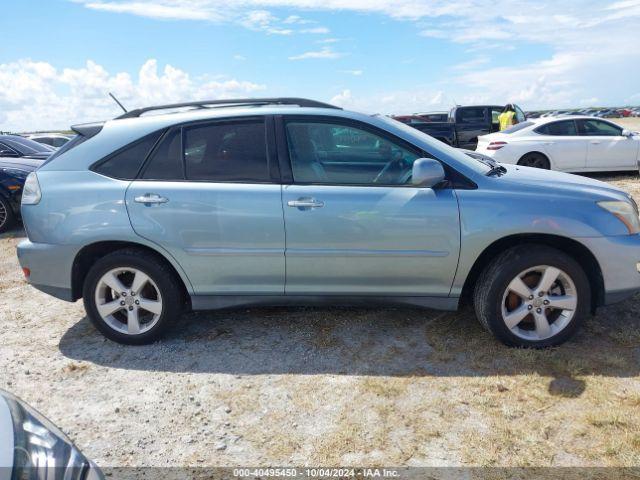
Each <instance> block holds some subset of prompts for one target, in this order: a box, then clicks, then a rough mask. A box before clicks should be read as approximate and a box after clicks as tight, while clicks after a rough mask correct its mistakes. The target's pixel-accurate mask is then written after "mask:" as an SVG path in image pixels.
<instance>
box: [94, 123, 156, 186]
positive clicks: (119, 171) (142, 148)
mask: <svg viewBox="0 0 640 480" xmlns="http://www.w3.org/2000/svg"><path fill="white" fill-rule="evenodd" d="M161 134H162V132H155V133H152V134H151V135H147V136H146V137H144V138H142V139H140V140H138V141H137V142H135V143H132V144H131V145H127V146H126V147H124V148H123V149H121V150H119V151H117V152H115V153H113V154H111V155H109V156H108V157H107V158H106V159H104V160H103V161H101V162H100V163H99V164H98V165H97V166H96V167H94V168H93V170H94V171H95V172H97V173H100V174H102V175H106V176H107V177H111V178H118V179H120V180H133V179H134V178H136V175H137V174H138V171H139V170H140V167H141V166H142V164H143V162H144V160H145V158H147V155H148V154H149V152H150V151H151V149H152V148H153V146H154V145H155V144H156V142H157V141H158V139H159V138H160V135H161Z"/></svg>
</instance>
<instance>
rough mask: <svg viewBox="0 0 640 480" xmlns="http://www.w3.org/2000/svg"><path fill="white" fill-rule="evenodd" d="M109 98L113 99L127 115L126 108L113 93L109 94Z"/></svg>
mask: <svg viewBox="0 0 640 480" xmlns="http://www.w3.org/2000/svg"><path fill="white" fill-rule="evenodd" d="M109 96H110V97H111V98H113V101H114V102H116V103H117V104H118V106H119V107H120V108H121V109H122V110H123V111H124V113H127V109H126V108H124V106H123V105H122V104H121V103H120V102H119V101H118V99H117V98H116V96H115V95H114V94H113V93H111V92H109Z"/></svg>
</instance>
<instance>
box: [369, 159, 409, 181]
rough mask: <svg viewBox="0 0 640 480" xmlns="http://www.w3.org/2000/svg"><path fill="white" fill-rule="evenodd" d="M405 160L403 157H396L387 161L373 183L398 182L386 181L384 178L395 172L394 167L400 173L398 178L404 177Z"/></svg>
mask: <svg viewBox="0 0 640 480" xmlns="http://www.w3.org/2000/svg"><path fill="white" fill-rule="evenodd" d="M405 163H406V162H405V160H404V158H403V157H398V158H394V159H392V160H390V161H389V162H387V164H386V165H385V166H384V168H383V169H382V170H380V173H378V175H376V178H374V179H373V183H398V182H397V181H394V182H388V181H387V182H385V181H384V180H385V179H386V177H387V176H388V175H389V174H391V173H392V172H393V170H394V169H397V170H398V174H397V178H396V180H398V179H400V178H404V177H405V175H406V174H405V171H404V170H405V167H406V165H405Z"/></svg>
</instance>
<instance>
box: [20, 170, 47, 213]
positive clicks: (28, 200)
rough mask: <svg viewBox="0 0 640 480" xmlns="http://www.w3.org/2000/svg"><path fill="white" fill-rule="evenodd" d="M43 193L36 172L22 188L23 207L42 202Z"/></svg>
mask: <svg viewBox="0 0 640 480" xmlns="http://www.w3.org/2000/svg"><path fill="white" fill-rule="evenodd" d="M41 198H42V193H41V192H40V183H39V182H38V176H37V175H36V172H31V173H30V174H29V175H28V176H27V180H26V181H25V182H24V187H23V188H22V205H35V204H37V203H39V202H40V199H41Z"/></svg>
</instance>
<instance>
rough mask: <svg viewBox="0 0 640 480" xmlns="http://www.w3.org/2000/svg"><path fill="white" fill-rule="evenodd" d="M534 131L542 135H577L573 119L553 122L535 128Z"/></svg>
mask: <svg viewBox="0 0 640 480" xmlns="http://www.w3.org/2000/svg"><path fill="white" fill-rule="evenodd" d="M536 132H537V133H540V134H542V135H556V136H561V135H562V136H573V135H577V134H578V132H577V131H576V124H575V122H574V121H573V120H565V121H563V122H553V123H547V124H546V125H542V126H541V127H539V128H536Z"/></svg>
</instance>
